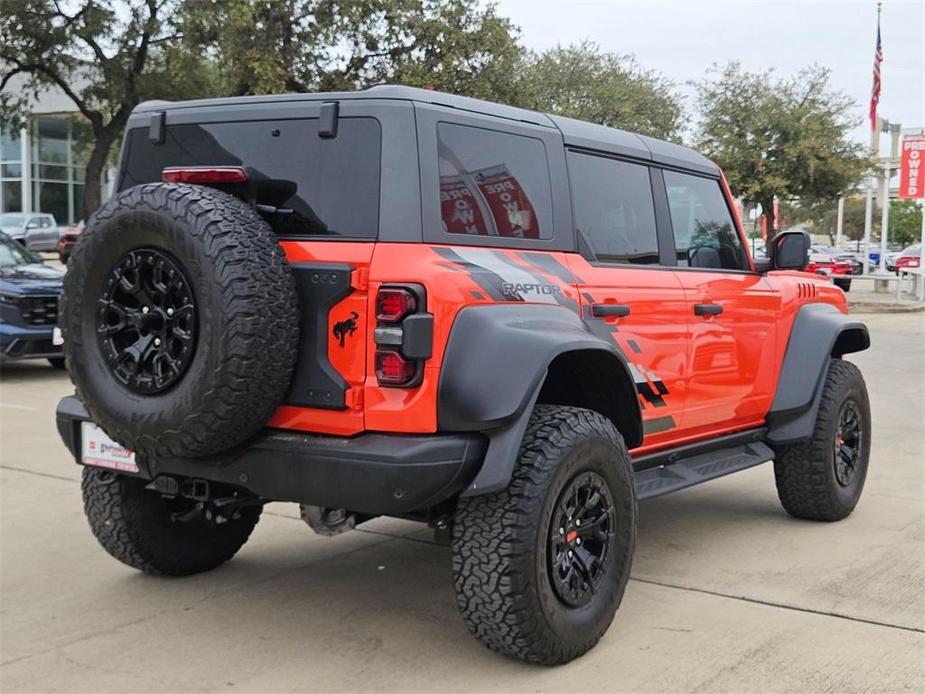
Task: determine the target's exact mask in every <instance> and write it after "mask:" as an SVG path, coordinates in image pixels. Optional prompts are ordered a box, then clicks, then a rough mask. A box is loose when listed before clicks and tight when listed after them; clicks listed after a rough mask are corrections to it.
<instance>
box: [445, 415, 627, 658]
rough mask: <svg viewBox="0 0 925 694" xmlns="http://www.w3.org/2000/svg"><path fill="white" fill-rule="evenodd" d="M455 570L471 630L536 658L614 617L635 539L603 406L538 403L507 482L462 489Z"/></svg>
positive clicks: (560, 651) (582, 638) (581, 649)
mask: <svg viewBox="0 0 925 694" xmlns="http://www.w3.org/2000/svg"><path fill="white" fill-rule="evenodd" d="M452 544H453V575H454V583H455V587H456V595H457V601H458V603H459V609H460V611H461V612H462V614H463V618H464V619H465V622H466V626H467V627H468V628H469V631H471V632H472V634H473V635H474V636H475V637H476V638H477V639H479V640H480V641H481V642H482V643H484V644H485V645H486V646H488V647H489V648H491V649H492V650H495V651H498V652H501V653H504V654H506V655H509V656H513V657H515V658H521V659H523V660H527V661H530V662H534V663H541V664H544V665H556V664H560V663H566V662H568V661H570V660H572V659H574V658H577V657H578V656H580V655H582V654H584V653H585V652H587V651H588V650H589V649H590V648H592V647H593V646H594V645H595V644H596V643H597V642H598V640H599V639H600V638H601V636H602V635H603V634H604V632H605V631H606V630H607V627H608V626H609V625H610V623H611V621H612V620H613V616H614V613H615V612H616V610H617V607H618V606H619V604H620V601H621V600H622V598H623V591H624V589H625V588H626V582H627V581H628V580H629V573H630V564H631V562H632V558H633V551H634V549H635V544H636V491H635V488H634V486H633V475H632V471H631V469H630V465H629V455H628V454H627V451H626V446H625V444H624V443H623V438H622V437H621V436H620V434H619V432H618V431H617V430H616V428H615V427H614V426H613V424H612V423H611V422H610V421H609V420H607V419H606V418H605V417H603V416H601V415H599V414H597V413H596V412H592V411H590V410H584V409H580V408H576V407H557V406H550V405H539V406H537V408H536V410H535V411H534V413H533V416H532V418H531V420H530V424H529V426H528V429H527V432H526V434H525V436H524V441H523V443H522V445H521V449H520V454H519V458H518V461H517V464H516V467H515V469H514V474H513V478H512V480H511V483H510V485H509V486H508V487H507V489H505V490H503V491H500V492H497V493H494V494H487V495H485V496H476V497H468V498H463V499H461V500H460V503H459V507H458V509H457V512H456V517H455V519H454V525H453V543H452Z"/></svg>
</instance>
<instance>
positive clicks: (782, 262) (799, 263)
mask: <svg viewBox="0 0 925 694" xmlns="http://www.w3.org/2000/svg"><path fill="white" fill-rule="evenodd" d="M810 243H811V240H810V238H809V234H807V233H806V232H805V231H782V232H781V233H779V234H778V235H777V236H775V237H774V240H773V241H772V242H771V247H770V248H769V249H768V250H769V251H770V253H769V255H770V258H771V266H772V268H773V269H775V270H803V269H805V268H806V266H807V265H808V264H809V246H810Z"/></svg>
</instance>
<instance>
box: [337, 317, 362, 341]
mask: <svg viewBox="0 0 925 694" xmlns="http://www.w3.org/2000/svg"><path fill="white" fill-rule="evenodd" d="M359 317H360V314H359V313H357V312H356V311H351V312H350V318H348V319H347V320H342V321H340V322H338V323H335V324H334V337H336V338H337V341H338V343H339V344H340V346H341V347H345V346H346V344H347V336H348V335H353V334H354V333H355V332H356V331H357V318H359Z"/></svg>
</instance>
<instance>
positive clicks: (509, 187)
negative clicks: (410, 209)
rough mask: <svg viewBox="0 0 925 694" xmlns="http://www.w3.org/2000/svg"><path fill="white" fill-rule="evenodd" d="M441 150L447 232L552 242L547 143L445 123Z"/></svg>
mask: <svg viewBox="0 0 925 694" xmlns="http://www.w3.org/2000/svg"><path fill="white" fill-rule="evenodd" d="M437 150H438V157H439V171H440V215H441V219H442V222H443V230H444V231H445V232H447V233H449V234H467V235H474V236H499V237H506V238H520V239H550V238H552V235H553V216H552V193H551V190H550V183H549V163H548V161H547V159H546V147H545V145H544V144H543V142H542V141H541V140H538V139H535V138H532V137H525V136H522V135H514V134H511V133H504V132H499V131H496V130H488V129H484V128H473V127H470V126H465V125H456V124H451V123H440V124H438V126H437Z"/></svg>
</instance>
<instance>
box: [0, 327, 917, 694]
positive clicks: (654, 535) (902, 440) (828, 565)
mask: <svg viewBox="0 0 925 694" xmlns="http://www.w3.org/2000/svg"><path fill="white" fill-rule="evenodd" d="M865 319H866V320H867V321H868V324H869V326H870V328H871V334H872V340H873V343H874V346H873V348H872V349H871V350H870V351H869V352H866V353H864V354H860V355H856V356H855V357H854V361H856V362H857V363H858V364H859V365H860V366H861V368H862V370H863V371H864V374H865V377H866V379H867V382H868V386H869V388H870V391H871V397H872V406H873V416H874V442H873V455H872V461H871V471H870V475H869V477H868V481H867V487H866V490H865V492H864V496H863V498H862V500H861V503H860V505H859V506H858V508H857V510H856V511H855V513H854V514H853V515H852V516H851V517H850V518H848V519H847V520H845V521H843V522H841V523H835V524H817V523H807V522H802V521H796V520H794V519H791V518H790V517H788V516H787V515H786V514H785V513H784V512H783V511H782V509H781V508H780V505H779V503H778V501H777V497H776V493H775V490H774V481H773V474H772V469H771V466H769V465H765V466H760V467H758V468H755V469H752V470H749V471H746V472H744V473H739V474H736V475H732V476H730V477H727V478H724V479H721V480H718V481H715V482H712V483H709V484H706V485H703V486H700V487H697V488H694V489H691V490H688V491H685V492H681V493H679V494H676V495H673V496H669V497H664V498H661V499H654V500H652V501H648V502H644V503H643V504H642V506H641V509H640V534H639V543H638V548H637V554H636V560H635V564H634V567H633V579H632V581H631V582H630V584H629V587H628V589H627V592H626V596H625V598H624V602H623V606H622V607H621V609H620V611H619V612H618V613H617V619H616V621H615V622H614V625H613V626H612V627H611V629H610V631H609V632H608V633H607V634H606V636H605V637H604V639H603V640H602V641H601V643H600V644H599V645H598V647H597V648H595V649H594V650H593V651H592V652H591V653H589V654H588V655H587V656H585V657H583V658H581V659H579V660H577V661H575V662H573V663H571V664H569V665H567V666H564V667H560V668H555V669H547V668H537V667H532V666H527V665H523V664H521V663H518V662H515V661H512V660H508V659H506V658H503V657H500V656H497V655H495V654H492V653H490V652H489V651H487V650H486V649H484V648H483V647H481V646H480V645H479V644H478V643H477V642H476V641H475V640H474V639H472V638H471V637H470V636H469V635H468V633H467V632H466V629H465V627H464V626H463V624H462V621H461V619H460V617H459V615H458V613H457V611H456V606H455V601H454V597H453V591H452V584H451V575H450V551H449V549H448V548H446V547H442V546H438V545H435V544H433V543H432V542H431V536H430V534H429V532H428V531H427V530H426V529H423V528H421V527H420V526H418V525H416V524H413V523H408V522H404V521H398V520H391V519H380V520H377V521H374V522H372V523H369V524H366V525H364V526H362V528H361V529H360V530H358V531H355V532H352V533H348V534H346V535H343V536H341V537H338V538H333V539H328V538H321V537H318V536H316V535H313V534H312V533H311V531H310V530H309V529H308V528H307V527H306V526H305V525H304V524H303V523H302V522H301V521H299V520H298V518H297V512H298V510H297V508H295V507H294V506H293V505H280V504H275V505H272V506H269V507H268V508H267V512H266V513H265V514H264V517H263V519H262V520H261V522H260V524H259V525H258V527H257V529H256V531H255V532H254V535H253V537H252V538H251V540H250V542H249V543H248V545H247V546H245V547H244V549H243V550H242V551H241V552H240V554H239V555H238V556H237V557H236V558H235V559H234V560H233V561H231V562H229V563H228V564H227V565H225V566H224V567H222V568H220V569H218V570H217V571H214V572H212V573H210V574H205V575H201V576H196V577H192V578H187V579H155V578H151V577H147V576H144V575H142V574H140V573H137V572H135V571H133V570H131V569H129V568H127V567H124V566H122V565H121V564H119V563H118V562H116V561H115V560H113V559H111V558H110V557H109V556H108V555H107V554H106V553H105V552H104V551H103V550H102V549H101V548H100V547H99V546H98V545H97V544H96V541H95V540H94V539H93V537H92V536H91V534H90V531H89V529H88V528H87V525H86V522H85V520H84V517H83V512H82V509H81V503H80V490H79V485H78V480H79V468H78V467H77V466H76V465H75V464H74V463H73V462H72V461H70V459H69V458H68V455H67V453H66V451H65V450H64V448H63V446H62V445H61V443H60V441H59V440H58V437H57V434H56V432H55V428H54V423H53V409H54V405H55V403H56V402H57V400H58V398H59V397H61V396H62V395H65V394H67V393H68V392H70V391H71V387H70V384H69V382H68V380H67V377H66V375H64V374H62V373H60V372H56V371H53V370H52V369H50V368H49V367H47V366H45V365H44V364H41V363H38V362H36V363H35V364H17V365H11V366H8V367H7V366H4V368H3V372H2V375H0V690H2V691H3V692H19V691H68V692H74V691H115V692H128V691H171V692H172V691H248V692H250V691H274V692H275V691H290V690H303V691H305V690H308V691H315V690H318V691H320V690H327V691H397V690H401V691H438V690H439V691H536V692H547V691H550V692H551V691H554V692H562V691H569V692H576V691H577V692H584V691H589V692H591V691H633V692H664V691H669V692H682V691H683V692H688V691H703V692H715V691H729V692H756V691H760V692H765V691H800V692H862V691H863V692H880V691H889V692H893V691H907V690H908V691H922V690H925V466H923V451H925V434H923V406H925V315H923V314H907V315H888V314H883V315H870V316H866V317H865Z"/></svg>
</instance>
